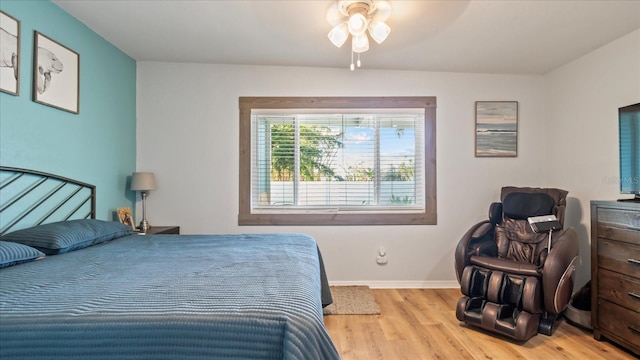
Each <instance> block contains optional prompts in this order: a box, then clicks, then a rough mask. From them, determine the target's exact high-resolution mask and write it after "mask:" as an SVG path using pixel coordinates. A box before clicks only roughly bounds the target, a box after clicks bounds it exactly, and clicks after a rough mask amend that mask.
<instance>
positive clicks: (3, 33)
mask: <svg viewBox="0 0 640 360" xmlns="http://www.w3.org/2000/svg"><path fill="white" fill-rule="evenodd" d="M19 64H20V21H18V19H16V18H14V17H12V16H11V15H9V14H7V13H5V12H4V11H0V91H2V92H5V93H7V94H11V95H16V96H17V95H19V94H20V71H19V68H20V66H19Z"/></svg>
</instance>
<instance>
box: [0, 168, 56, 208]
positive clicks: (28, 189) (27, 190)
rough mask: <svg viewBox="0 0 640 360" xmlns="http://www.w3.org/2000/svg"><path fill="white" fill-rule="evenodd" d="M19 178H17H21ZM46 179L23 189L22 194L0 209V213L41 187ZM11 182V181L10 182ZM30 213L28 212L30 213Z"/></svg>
mask: <svg viewBox="0 0 640 360" xmlns="http://www.w3.org/2000/svg"><path fill="white" fill-rule="evenodd" d="M21 176H22V175H21ZM21 176H19V177H21ZM47 179H48V178H42V179H40V181H38V182H36V183H35V184H33V185H31V187H29V188H27V189H24V190H23V191H22V193H21V194H20V195H19V196H17V197H16V198H15V199H13V201H10V202H9V203H7V204H5V205H4V206H3V207H2V208H0V213H2V212H3V211H5V210H6V209H8V208H10V207H11V206H13V205H14V204H15V203H17V202H18V201H20V200H21V199H22V198H23V197H25V196H27V195H28V194H29V193H31V192H32V191H33V190H35V189H37V188H38V186H40V185H42V183H44V182H45V181H47ZM16 180H17V179H16ZM11 182H13V181H11ZM30 212H31V211H29V213H30Z"/></svg>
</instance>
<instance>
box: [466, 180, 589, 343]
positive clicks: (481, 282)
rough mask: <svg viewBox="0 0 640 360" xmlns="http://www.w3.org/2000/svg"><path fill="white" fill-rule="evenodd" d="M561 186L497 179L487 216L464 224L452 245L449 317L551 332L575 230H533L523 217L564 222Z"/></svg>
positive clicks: (564, 298) (527, 334) (567, 294)
mask: <svg viewBox="0 0 640 360" xmlns="http://www.w3.org/2000/svg"><path fill="white" fill-rule="evenodd" d="M566 198H567V191H565V190H560V189H551V188H546V189H545V188H528V187H512V186H510V187H503V188H502V193H501V196H500V200H501V202H495V203H493V204H491V206H490V207H489V220H486V221H482V222H480V223H478V224H476V225H474V226H473V227H471V229H469V231H467V233H466V234H465V235H464V236H463V237H462V239H461V240H460V242H459V243H458V246H457V248H456V252H455V269H456V276H457V278H458V282H459V283H460V290H461V291H462V294H463V295H464V296H463V297H462V298H460V300H458V305H457V308H456V317H457V318H458V320H460V321H463V322H465V323H466V324H468V325H473V326H477V327H480V328H482V329H485V330H488V331H491V332H496V333H498V334H501V335H504V336H507V337H509V338H512V339H515V340H517V341H523V342H524V341H527V340H529V339H530V338H531V337H532V336H534V335H536V334H537V333H538V332H540V333H543V334H545V335H551V333H552V332H553V325H554V322H555V320H556V319H557V317H558V316H559V315H560V314H561V313H562V311H564V309H565V308H566V306H567V304H568V303H569V301H570V299H571V295H572V293H573V277H574V272H575V262H576V261H577V258H578V249H579V245H578V234H577V233H576V231H575V229H574V228H568V229H560V230H555V231H552V233H551V250H549V249H548V247H549V246H548V243H549V233H548V232H547V233H535V232H534V231H533V230H532V229H531V226H530V225H529V222H528V221H527V219H528V218H529V217H534V216H543V215H555V216H556V217H557V218H558V221H559V222H560V224H564V211H565V207H566V204H567V199H566Z"/></svg>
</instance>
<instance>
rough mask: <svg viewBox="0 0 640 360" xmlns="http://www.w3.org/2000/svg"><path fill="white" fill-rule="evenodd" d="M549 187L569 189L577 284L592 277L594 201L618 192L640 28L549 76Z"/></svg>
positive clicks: (639, 80) (639, 63)
mask: <svg viewBox="0 0 640 360" xmlns="http://www.w3.org/2000/svg"><path fill="white" fill-rule="evenodd" d="M545 94H546V99H545V105H546V109H547V110H546V113H547V117H546V121H547V129H548V134H549V140H550V141H549V143H548V144H549V146H548V147H547V148H546V149H547V157H548V159H549V160H550V168H549V173H550V174H551V176H549V177H548V178H547V181H546V183H547V184H553V185H555V186H558V187H562V188H565V189H567V190H569V191H570V194H569V196H570V197H571V198H570V199H569V207H568V209H567V220H566V221H567V224H569V225H571V226H575V227H576V229H577V230H578V233H579V234H580V238H581V241H582V242H581V247H580V253H581V258H582V264H581V266H580V268H579V271H578V285H580V284H583V283H585V282H587V281H588V280H589V279H590V273H589V272H590V268H591V267H590V261H591V258H590V256H591V255H590V254H591V251H590V240H589V236H590V233H591V231H590V226H591V225H590V216H591V214H590V208H589V202H590V201H591V200H615V199H618V198H623V197H629V196H623V195H620V194H619V190H618V188H619V184H618V178H619V173H618V171H619V170H618V108H619V107H621V106H626V105H631V104H635V103H638V102H640V30H637V31H634V32H632V33H630V34H628V35H626V36H623V37H622V38H620V39H618V40H616V41H613V42H611V43H609V44H607V45H606V46H604V47H602V48H600V49H597V50H595V51H593V52H591V53H589V54H587V55H585V56H583V57H581V58H579V59H577V60H575V61H573V62H571V63H569V64H567V65H565V66H563V67H560V68H558V69H556V70H555V71H553V72H551V73H549V74H547V76H546V77H545Z"/></svg>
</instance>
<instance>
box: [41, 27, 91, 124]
mask: <svg viewBox="0 0 640 360" xmlns="http://www.w3.org/2000/svg"><path fill="white" fill-rule="evenodd" d="M33 44H34V45H33V101H35V102H37V103H40V104H43V105H48V106H51V107H54V108H56V109H60V110H64V111H68V112H70V113H73V114H79V113H80V55H79V54H78V53H77V52H75V51H73V50H71V49H69V48H68V47H66V46H64V45H62V44H60V43H58V42H57V41H55V40H53V39H51V38H49V37H47V36H46V35H43V34H42V33H40V32H38V31H34V41H33Z"/></svg>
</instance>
